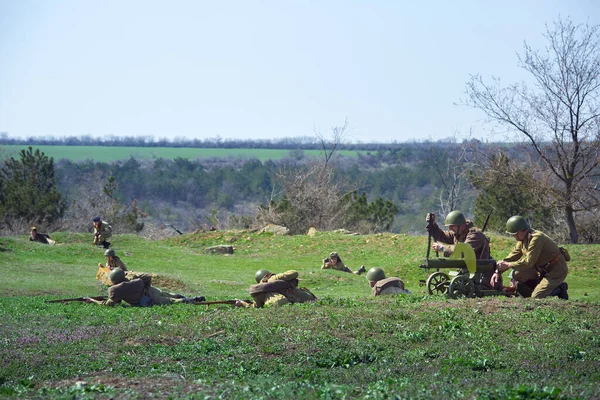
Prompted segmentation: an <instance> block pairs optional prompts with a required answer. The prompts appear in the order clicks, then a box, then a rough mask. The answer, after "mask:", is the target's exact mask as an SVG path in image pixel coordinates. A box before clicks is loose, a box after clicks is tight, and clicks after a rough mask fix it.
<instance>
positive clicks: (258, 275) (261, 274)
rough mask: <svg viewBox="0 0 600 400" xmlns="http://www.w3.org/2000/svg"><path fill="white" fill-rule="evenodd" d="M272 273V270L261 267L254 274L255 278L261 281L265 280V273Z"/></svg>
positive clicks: (257, 281) (258, 281)
mask: <svg viewBox="0 0 600 400" xmlns="http://www.w3.org/2000/svg"><path fill="white" fill-rule="evenodd" d="M270 273H271V272H270V271H268V270H266V269H259V270H258V271H256V274H254V279H256V283H260V281H262V280H263V278H264V277H265V275H268V274H270Z"/></svg>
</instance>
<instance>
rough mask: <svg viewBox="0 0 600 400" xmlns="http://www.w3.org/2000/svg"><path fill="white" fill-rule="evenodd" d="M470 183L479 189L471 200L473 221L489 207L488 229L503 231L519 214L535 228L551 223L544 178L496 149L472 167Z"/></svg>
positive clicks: (484, 216) (483, 217)
mask: <svg viewBox="0 0 600 400" xmlns="http://www.w3.org/2000/svg"><path fill="white" fill-rule="evenodd" d="M469 180H470V182H471V184H472V185H473V186H474V187H475V188H476V189H477V190H478V191H479V194H478V196H477V199H476V200H475V212H474V214H475V220H477V221H484V220H485V218H486V217H487V215H488V213H489V211H490V209H493V212H492V214H491V215H490V219H489V221H488V230H496V231H499V232H504V230H505V224H506V221H507V220H508V219H509V218H510V217H512V216H513V215H522V216H524V217H525V218H528V219H529V220H530V221H531V222H534V223H535V226H536V227H537V228H550V227H552V225H553V221H552V209H553V204H552V202H549V201H548V199H549V197H550V196H549V195H548V193H549V191H548V188H547V186H546V184H545V181H546V179H545V177H543V176H541V175H540V174H539V173H538V172H536V171H535V170H534V168H531V167H525V168H523V167H521V166H520V165H518V164H517V163H515V162H512V161H511V160H510V159H509V158H508V156H506V154H504V153H502V152H500V153H498V154H494V155H492V156H491V157H490V159H489V163H488V165H487V166H485V167H484V168H480V169H473V170H472V171H471V173H470V175H469Z"/></svg>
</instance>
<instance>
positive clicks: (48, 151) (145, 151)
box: [0, 145, 358, 163]
mask: <svg viewBox="0 0 600 400" xmlns="http://www.w3.org/2000/svg"><path fill="white" fill-rule="evenodd" d="M27 147H29V146H24V145H2V146H1V147H0V148H1V149H2V153H1V154H0V155H1V156H2V157H6V158H8V157H15V158H16V157H18V155H19V152H20V151H21V150H22V149H26V148H27ZM32 147H33V148H34V149H40V151H42V152H44V154H45V155H47V156H48V157H53V158H54V160H56V161H58V160H61V159H68V160H71V161H85V160H94V161H97V162H107V163H111V162H115V161H120V160H127V159H129V158H131V157H134V158H135V159H137V160H152V159H155V158H167V159H173V158H177V157H180V158H188V159H192V160H193V159H198V158H213V157H217V158H228V157H232V158H256V159H258V160H260V161H267V160H279V159H281V158H284V157H287V156H289V154H290V151H289V150H280V149H205V148H188V147H181V148H177V147H111V146H50V145H32ZM303 153H304V155H306V156H313V157H317V156H320V155H321V153H320V151H319V150H304V151H303ZM339 153H340V154H342V155H344V156H347V157H356V156H357V154H358V152H357V151H349V150H340V151H339Z"/></svg>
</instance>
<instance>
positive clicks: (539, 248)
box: [491, 215, 571, 300]
mask: <svg viewBox="0 0 600 400" xmlns="http://www.w3.org/2000/svg"><path fill="white" fill-rule="evenodd" d="M506 233H508V234H511V235H513V237H514V238H515V240H516V241H517V244H516V245H515V247H514V248H513V250H512V251H511V252H510V254H509V255H508V256H506V257H505V258H504V259H503V260H502V261H499V262H498V264H497V270H496V272H495V273H494V276H493V277H492V281H491V284H494V282H495V281H497V280H498V279H500V277H501V276H502V273H503V272H504V271H506V270H507V269H509V268H512V269H513V278H514V279H515V280H516V281H517V292H518V293H519V294H521V295H522V296H523V297H533V298H536V299H541V298H543V297H547V296H558V297H559V298H560V299H564V300H568V299H569V294H568V293H567V290H568V288H569V287H568V285H567V283H566V282H565V278H566V277H567V274H568V273H569V268H568V267H567V261H569V260H570V259H571V258H570V256H569V253H568V252H567V251H566V250H565V249H564V248H562V247H558V245H557V244H556V243H555V242H554V241H553V240H552V239H550V237H548V236H547V235H546V234H545V233H543V232H540V231H537V230H534V229H531V227H530V226H529V223H528V222H527V220H525V218H523V217H521V216H520V215H514V216H512V217H510V218H509V219H508V221H506Z"/></svg>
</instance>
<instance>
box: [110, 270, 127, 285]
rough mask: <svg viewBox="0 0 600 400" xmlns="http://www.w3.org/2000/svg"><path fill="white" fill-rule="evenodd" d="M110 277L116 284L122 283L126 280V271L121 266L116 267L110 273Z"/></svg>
mask: <svg viewBox="0 0 600 400" xmlns="http://www.w3.org/2000/svg"><path fill="white" fill-rule="evenodd" d="M108 279H110V281H111V282H112V283H113V284H114V285H116V284H117V283H121V282H123V281H124V280H125V271H123V270H122V269H121V268H115V269H113V270H112V271H110V274H108Z"/></svg>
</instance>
